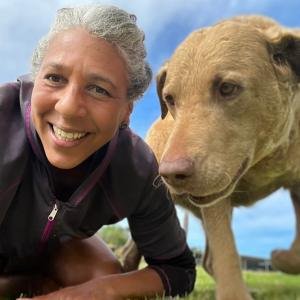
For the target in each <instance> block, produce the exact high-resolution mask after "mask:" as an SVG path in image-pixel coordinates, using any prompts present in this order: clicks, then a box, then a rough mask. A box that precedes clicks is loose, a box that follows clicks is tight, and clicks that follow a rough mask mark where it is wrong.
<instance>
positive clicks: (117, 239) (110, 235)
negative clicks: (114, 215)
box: [98, 225, 129, 251]
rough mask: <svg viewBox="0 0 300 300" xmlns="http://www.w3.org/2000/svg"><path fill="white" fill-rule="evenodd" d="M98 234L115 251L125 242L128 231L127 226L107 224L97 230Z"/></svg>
mask: <svg viewBox="0 0 300 300" xmlns="http://www.w3.org/2000/svg"><path fill="white" fill-rule="evenodd" d="M98 235H99V236H100V238H101V239H102V240H103V241H104V242H105V243H106V244H108V246H109V247H110V248H111V249H112V250H113V251H115V250H117V249H118V248H120V247H122V246H123V245H124V244H125V243H126V241H127V240H128V237H129V232H128V229H127V228H123V227H121V226H119V225H108V226H104V227H102V228H101V229H100V230H99V231H98Z"/></svg>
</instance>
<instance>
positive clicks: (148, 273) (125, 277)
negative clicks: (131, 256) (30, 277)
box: [20, 267, 164, 300]
mask: <svg viewBox="0 0 300 300" xmlns="http://www.w3.org/2000/svg"><path fill="white" fill-rule="evenodd" d="M163 294H164V287H163V284H162V281H161V279H160V276H159V275H158V273H157V272H156V271H154V270H153V269H151V268H148V267H147V268H144V269H141V270H138V271H133V272H129V273H123V274H113V275H108V276H104V277H99V278H95V279H93V280H90V281H87V282H85V283H83V284H80V285H75V286H72V287H68V288H63V289H60V290H58V291H56V292H53V293H50V294H48V295H44V296H39V297H34V298H33V299H35V300H86V299H89V300H96V299H97V300H119V299H127V298H132V297H142V298H144V297H145V296H156V295H163ZM20 299H22V300H24V299H25V298H20ZM26 299H29V298H26Z"/></svg>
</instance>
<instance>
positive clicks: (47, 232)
mask: <svg viewBox="0 0 300 300" xmlns="http://www.w3.org/2000/svg"><path fill="white" fill-rule="evenodd" d="M57 212H58V205H57V204H56V203H55V204H54V206H53V208H52V210H51V212H50V214H49V215H48V222H47V224H46V226H45V228H44V230H43V234H42V237H41V240H40V244H39V252H42V251H43V249H44V247H45V244H46V243H47V241H48V240H49V237H50V235H51V233H52V230H53V226H54V223H55V222H54V220H55V217H56V215H57Z"/></svg>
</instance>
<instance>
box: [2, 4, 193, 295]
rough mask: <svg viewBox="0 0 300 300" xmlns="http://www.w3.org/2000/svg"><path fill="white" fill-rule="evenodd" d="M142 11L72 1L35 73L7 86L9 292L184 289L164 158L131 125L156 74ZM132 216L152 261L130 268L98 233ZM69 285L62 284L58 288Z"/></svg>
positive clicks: (187, 266) (36, 59)
mask: <svg viewBox="0 0 300 300" xmlns="http://www.w3.org/2000/svg"><path fill="white" fill-rule="evenodd" d="M143 39H144V36H143V33H142V32H141V31H140V30H139V29H138V27H137V26H136V23H135V17H134V16H132V15H129V14H128V13H126V12H124V11H122V10H120V9H118V8H116V7H111V6H99V5H97V6H83V7H76V8H67V9H62V10H60V11H59V12H58V14H57V18H56V20H55V22H54V24H53V26H52V28H51V30H50V32H49V33H48V34H47V35H46V36H45V37H44V38H43V39H42V40H41V42H40V43H39V45H38V47H37V49H36V51H35V52H34V55H33V60H32V78H31V77H29V76H25V77H21V78H19V79H18V81H17V82H15V83H10V84H5V85H3V86H2V87H1V89H0V114H1V118H0V120H1V121H0V130H1V139H0V143H1V144H0V157H1V168H0V201H1V205H2V208H1V215H0V224H1V227H0V271H1V275H2V276H1V280H0V289H2V290H0V291H1V293H2V295H5V294H7V293H8V292H9V291H10V292H11V291H14V292H15V293H20V292H23V291H24V292H25V293H33V294H35V295H36V294H46V293H47V292H52V293H49V294H48V295H46V296H41V297H37V299H102V300H103V299H105V300H106V299H107V300H108V299H123V298H126V297H131V296H151V295H162V294H166V295H172V296H175V295H184V294H186V293H188V292H190V291H191V290H192V289H193V286H194V281H195V263H194V259H193V257H192V254H191V252H190V250H189V248H188V247H187V245H186V240H185V235H184V232H183V230H182V229H181V228H180V226H179V223H178V220H177V217H176V213H175V210H174V206H173V204H172V201H171V200H170V199H169V198H168V197H167V192H166V190H165V188H164V187H163V186H159V187H154V185H153V182H154V180H155V178H156V177H157V163H156V161H155V158H154V157H153V154H152V152H151V151H150V150H149V148H148V147H147V145H145V143H144V142H143V141H142V140H141V139H140V138H139V137H137V136H136V135H135V134H133V133H132V132H131V130H130V129H129V128H128V126H127V125H128V123H129V117H130V114H131V111H132V107H133V102H134V101H135V100H136V99H138V98H139V97H141V96H142V94H143V92H144V91H145V90H146V88H147V87H148V85H149V82H150V80H151V70H150V68H149V66H148V64H147V62H146V61H145V56H146V54H145V49H144V45H143ZM125 217H127V218H128V222H129V226H130V231H131V234H132V236H133V238H134V240H135V241H136V244H137V246H138V248H139V251H140V252H141V253H142V254H143V255H144V256H145V259H146V262H147V263H148V266H147V267H146V268H144V269H141V270H138V271H134V272H128V273H122V269H121V266H120V264H119V263H118V261H117V260H116V258H115V257H114V256H113V254H112V253H111V252H110V251H109V250H108V248H107V247H106V246H105V245H104V243H103V242H102V241H100V240H98V239H97V238H96V237H92V236H93V235H94V234H95V233H96V232H97V231H98V230H99V228H101V226H102V225H104V224H112V223H115V222H117V221H119V220H121V219H123V218H125ZM58 289H59V290H58Z"/></svg>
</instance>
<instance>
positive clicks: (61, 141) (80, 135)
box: [49, 123, 90, 147]
mask: <svg viewBox="0 0 300 300" xmlns="http://www.w3.org/2000/svg"><path fill="white" fill-rule="evenodd" d="M49 127H50V128H51V135H52V138H53V141H54V143H55V144H56V145H58V146H61V147H73V146H76V145H78V144H80V143H81V142H82V140H83V139H84V138H85V137H87V136H88V135H89V134H90V133H89V132H83V131H75V130H74V131H72V130H66V129H62V128H60V127H58V126H56V125H54V124H51V123H49Z"/></svg>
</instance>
